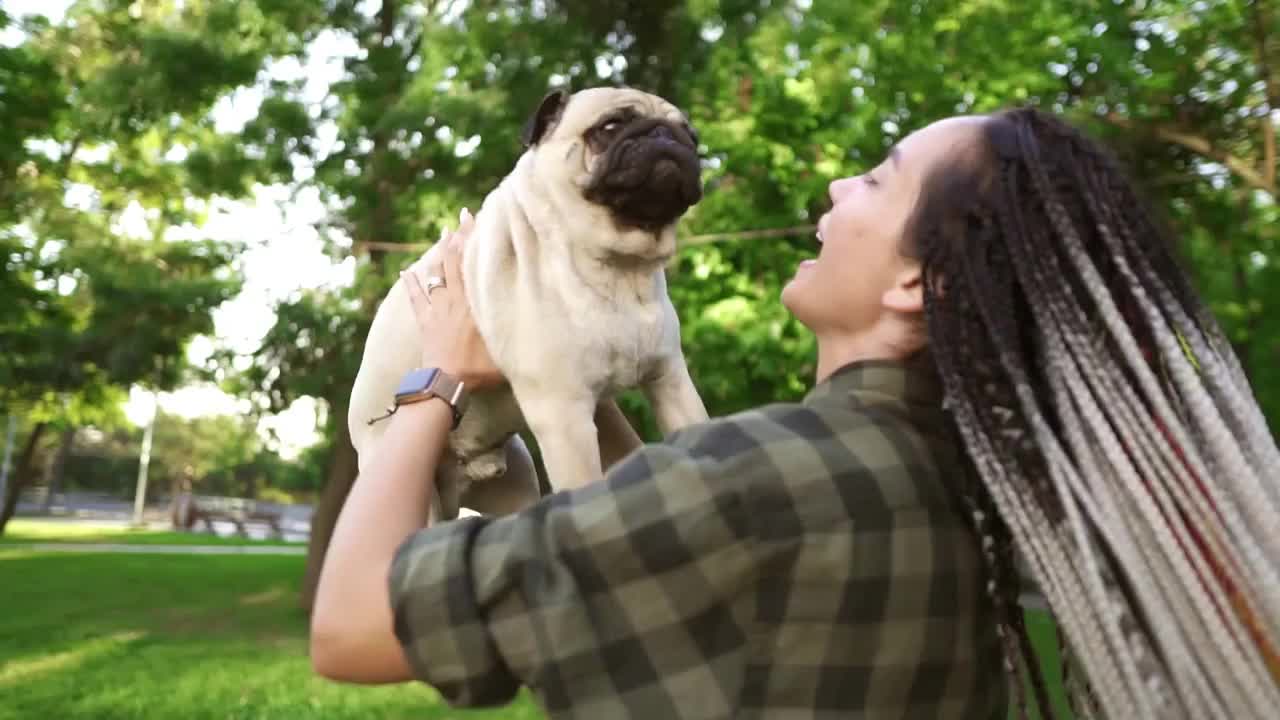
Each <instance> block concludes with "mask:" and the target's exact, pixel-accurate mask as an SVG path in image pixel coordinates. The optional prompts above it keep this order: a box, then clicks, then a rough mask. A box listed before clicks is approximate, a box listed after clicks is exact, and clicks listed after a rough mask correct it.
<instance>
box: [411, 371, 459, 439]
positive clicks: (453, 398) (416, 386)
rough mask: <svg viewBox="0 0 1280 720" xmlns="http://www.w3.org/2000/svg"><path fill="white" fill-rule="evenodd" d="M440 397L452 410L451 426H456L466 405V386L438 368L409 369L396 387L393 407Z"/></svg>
mask: <svg viewBox="0 0 1280 720" xmlns="http://www.w3.org/2000/svg"><path fill="white" fill-rule="evenodd" d="M431 398H440V399H441V400H444V401H445V402H446V403H448V404H449V408H450V409H451V410H453V426H454V427H455V428H456V427H458V423H459V422H460V421H461V420H462V413H463V412H464V411H465V410H466V406H467V398H468V393H467V388H466V385H465V384H464V383H463V382H462V381H461V380H459V379H457V378H455V377H453V376H452V375H450V374H448V373H446V372H444V371H443V370H441V369H440V368H418V369H417V370H411V371H409V373H408V374H406V375H405V376H404V378H403V379H402V380H401V381H400V386H399V387H397V388H396V396H395V407H397V408H398V407H400V406H401V405H408V404H409V403H415V402H422V401H423V400H430V399H431Z"/></svg>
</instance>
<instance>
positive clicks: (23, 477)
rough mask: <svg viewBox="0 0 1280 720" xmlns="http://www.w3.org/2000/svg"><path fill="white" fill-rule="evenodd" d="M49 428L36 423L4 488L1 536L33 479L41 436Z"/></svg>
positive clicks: (0, 518)
mask: <svg viewBox="0 0 1280 720" xmlns="http://www.w3.org/2000/svg"><path fill="white" fill-rule="evenodd" d="M48 427H49V424H48V423H43V422H42V423H36V426H35V427H33V428H31V434H30V435H28V436H27V444H26V445H24V446H23V447H22V454H21V455H20V456H18V464H17V466H15V467H14V468H13V474H12V475H10V476H9V484H8V485H6V486H5V488H4V507H2V508H0V535H4V529H5V527H6V526H7V525H8V524H9V519H10V518H12V517H13V513H14V511H16V510H17V509H18V495H20V494H21V493H22V488H23V486H25V485H26V484H27V482H28V481H29V479H30V477H31V460H32V458H34V457H35V454H36V446H37V445H38V444H39V443H40V436H41V435H43V434H44V431H45V429H46V428H48Z"/></svg>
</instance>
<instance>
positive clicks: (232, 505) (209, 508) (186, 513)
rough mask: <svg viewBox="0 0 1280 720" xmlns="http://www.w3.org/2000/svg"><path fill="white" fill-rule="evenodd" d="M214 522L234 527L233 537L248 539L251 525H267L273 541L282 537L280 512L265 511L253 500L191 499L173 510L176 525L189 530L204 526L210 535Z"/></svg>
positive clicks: (231, 498) (207, 497)
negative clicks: (221, 522)
mask: <svg viewBox="0 0 1280 720" xmlns="http://www.w3.org/2000/svg"><path fill="white" fill-rule="evenodd" d="M183 501H185V502H183ZM214 521H223V522H229V523H231V524H233V525H235V527H236V534H237V535H239V536H241V537H248V536H249V533H248V529H247V526H248V525H249V524H250V523H259V524H263V525H266V526H267V527H268V528H270V531H271V535H272V537H276V538H283V537H284V528H283V527H282V526H281V524H280V512H278V511H276V510H271V509H268V508H264V507H262V506H261V505H260V504H259V503H258V502H256V501H254V500H246V499H244V498H234V497H216V496H211V495H190V496H187V497H186V498H180V499H179V502H178V505H177V508H176V509H175V517H174V524H175V525H177V526H179V527H181V528H182V529H184V530H190V529H192V528H193V527H195V526H196V524H198V523H201V522H203V523H204V526H205V529H206V530H208V531H209V532H211V533H213V532H215V531H214V529H213V523H214Z"/></svg>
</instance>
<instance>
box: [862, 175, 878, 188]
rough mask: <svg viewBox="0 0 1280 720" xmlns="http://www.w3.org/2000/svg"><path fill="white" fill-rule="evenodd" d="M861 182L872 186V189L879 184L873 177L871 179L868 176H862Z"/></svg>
mask: <svg viewBox="0 0 1280 720" xmlns="http://www.w3.org/2000/svg"><path fill="white" fill-rule="evenodd" d="M862 180H863V182H865V183H866V184H868V185H870V186H872V187H875V186H876V185H879V184H880V181H879V180H876V179H875V178H874V177H872V176H870V175H863V176H862Z"/></svg>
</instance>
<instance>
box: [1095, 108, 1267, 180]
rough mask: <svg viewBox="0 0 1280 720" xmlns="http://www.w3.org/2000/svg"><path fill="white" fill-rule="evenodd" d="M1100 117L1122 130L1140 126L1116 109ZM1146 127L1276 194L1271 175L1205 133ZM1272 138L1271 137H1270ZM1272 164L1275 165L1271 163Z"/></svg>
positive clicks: (1161, 126) (1162, 138) (1164, 138)
mask: <svg viewBox="0 0 1280 720" xmlns="http://www.w3.org/2000/svg"><path fill="white" fill-rule="evenodd" d="M1103 119H1104V120H1105V121H1106V122H1108V123H1110V124H1112V125H1114V126H1116V127H1119V128H1124V129H1125V130H1137V129H1140V128H1139V127H1138V124H1137V123H1135V122H1133V121H1132V120H1130V119H1129V118H1126V117H1122V116H1120V115H1117V114H1115V113H1107V114H1106V115H1105V116H1104V117H1103ZM1147 129H1149V130H1150V132H1151V133H1152V134H1153V135H1155V137H1156V138H1158V139H1160V140H1164V141H1165V142H1170V143H1173V144H1174V145H1179V146H1181V147H1184V148H1186V149H1187V150H1190V151H1192V152H1194V153H1196V154H1198V155H1200V156H1202V157H1205V158H1208V159H1209V160H1213V161H1214V162H1219V163H1222V164H1223V165H1224V166H1225V167H1226V168H1227V169H1228V170H1230V171H1231V172H1233V173H1235V174H1236V175H1237V176H1238V177H1239V178H1240V179H1241V180H1243V181H1244V182H1245V184H1247V185H1249V186H1250V187H1253V188H1255V189H1257V190H1262V191H1264V192H1266V193H1268V194H1269V195H1271V196H1272V197H1276V194H1277V193H1276V183H1275V178H1274V177H1268V176H1267V175H1266V174H1265V173H1263V172H1261V171H1259V170H1258V169H1257V168H1255V167H1253V166H1252V165H1250V164H1249V163H1248V161H1246V160H1242V159H1241V158H1238V157H1235V156H1234V155H1232V154H1231V153H1229V152H1226V151H1225V150H1222V149H1221V148H1218V147H1215V146H1214V144H1213V143H1212V142H1211V141H1210V140H1209V139H1208V138H1206V137H1204V136H1201V135H1194V134H1191V133H1187V132H1183V131H1181V130H1178V129H1176V128H1172V127H1169V126H1167V125H1151V126H1149V127H1148V128H1147ZM1273 140H1274V138H1273ZM1272 167H1273V168H1274V167H1275V166H1274V165H1272Z"/></svg>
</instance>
